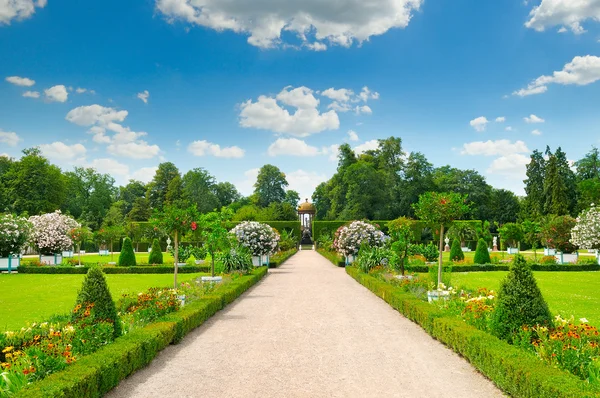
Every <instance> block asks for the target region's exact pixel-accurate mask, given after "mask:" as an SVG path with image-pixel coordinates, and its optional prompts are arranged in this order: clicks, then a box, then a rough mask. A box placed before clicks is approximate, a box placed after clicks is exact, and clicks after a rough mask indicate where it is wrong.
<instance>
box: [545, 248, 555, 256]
mask: <svg viewBox="0 0 600 398" xmlns="http://www.w3.org/2000/svg"><path fill="white" fill-rule="evenodd" d="M555 255H556V249H549V248H544V256H555Z"/></svg>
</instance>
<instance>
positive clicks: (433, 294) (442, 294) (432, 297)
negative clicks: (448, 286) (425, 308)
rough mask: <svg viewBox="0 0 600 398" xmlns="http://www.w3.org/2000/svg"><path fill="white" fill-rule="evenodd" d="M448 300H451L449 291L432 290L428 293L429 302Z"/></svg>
mask: <svg viewBox="0 0 600 398" xmlns="http://www.w3.org/2000/svg"><path fill="white" fill-rule="evenodd" d="M440 298H441V299H443V300H448V299H449V298H450V292H449V291H448V290H441V291H440V290H431V291H428V292H427V301H428V302H430V303H431V302H432V301H437V300H439V299H440Z"/></svg>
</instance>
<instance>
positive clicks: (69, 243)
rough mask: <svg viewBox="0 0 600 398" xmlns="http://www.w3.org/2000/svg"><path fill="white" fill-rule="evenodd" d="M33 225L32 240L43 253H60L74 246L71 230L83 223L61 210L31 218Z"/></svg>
mask: <svg viewBox="0 0 600 398" xmlns="http://www.w3.org/2000/svg"><path fill="white" fill-rule="evenodd" d="M29 222H31V224H32V226H33V230H32V233H31V242H32V243H33V244H34V245H35V246H36V248H37V249H38V250H39V251H40V253H41V254H53V253H59V252H62V251H63V250H68V249H70V248H71V247H73V239H71V236H70V232H71V231H72V230H73V229H74V228H79V227H81V225H80V224H79V223H78V222H77V221H75V220H74V219H72V218H71V217H69V216H66V215H64V214H62V213H61V212H60V210H57V211H55V212H54V213H47V214H42V215H41V216H32V217H30V218H29Z"/></svg>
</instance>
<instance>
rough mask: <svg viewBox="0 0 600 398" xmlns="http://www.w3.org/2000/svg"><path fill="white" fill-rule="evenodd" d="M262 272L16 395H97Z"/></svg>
mask: <svg viewBox="0 0 600 398" xmlns="http://www.w3.org/2000/svg"><path fill="white" fill-rule="evenodd" d="M266 274H267V268H266V267H260V268H257V269H256V270H254V271H253V273H252V274H250V275H244V276H242V277H240V278H239V279H237V280H235V281H232V282H231V283H228V284H227V285H224V286H221V287H218V288H217V289H216V290H215V291H214V292H213V293H212V294H211V295H210V296H206V297H204V298H202V299H200V300H198V301H195V302H193V303H191V304H188V305H186V306H185V307H183V308H182V309H181V310H179V311H177V312H174V313H171V314H169V315H167V316H165V317H163V318H162V319H160V320H159V321H158V322H155V323H152V324H150V325H148V326H146V327H144V328H141V329H137V330H134V331H133V332H131V333H129V334H127V335H125V336H123V337H120V338H118V339H117V340H115V341H114V343H112V344H110V345H108V346H106V347H104V348H102V349H100V350H98V351H96V352H95V353H93V354H91V355H88V356H85V357H83V358H81V359H80V360H79V361H78V362H77V363H76V364H74V365H71V366H70V367H68V368H67V369H65V370H64V371H61V372H58V373H55V374H53V375H51V376H49V377H47V378H45V379H44V380H42V381H40V382H36V383H33V384H30V385H29V386H27V387H26V388H24V389H22V390H21V391H19V394H18V395H17V397H27V398H38V397H64V398H70V397H72V398H81V397H101V396H103V395H104V394H106V393H107V392H109V391H110V390H112V389H113V388H114V387H116V386H117V385H118V384H119V382H120V381H121V380H123V379H125V378H126V377H127V376H129V375H131V374H132V373H134V372H135V371H136V370H138V369H141V368H143V367H145V366H146V365H148V364H149V363H150V362H151V361H152V360H153V359H154V357H155V356H156V355H157V354H158V352H159V351H161V350H162V349H163V348H165V347H167V346H168V345H169V344H177V343H179V342H180V341H181V340H182V339H183V338H184V337H185V335H186V334H188V333H189V332H190V331H192V330H193V329H195V328H197V327H198V326H200V325H202V324H203V323H204V322H205V321H206V320H207V319H208V318H210V317H211V316H213V315H214V314H215V313H217V312H218V311H220V310H221V309H223V308H224V307H225V306H227V305H228V304H230V303H231V302H233V301H234V300H235V299H236V298H238V297H239V296H240V295H241V294H242V293H244V292H245V291H246V290H248V289H249V288H250V287H252V286H253V285H255V284H256V283H257V282H258V281H259V280H261V279H262V278H263V277H264V276H265V275H266Z"/></svg>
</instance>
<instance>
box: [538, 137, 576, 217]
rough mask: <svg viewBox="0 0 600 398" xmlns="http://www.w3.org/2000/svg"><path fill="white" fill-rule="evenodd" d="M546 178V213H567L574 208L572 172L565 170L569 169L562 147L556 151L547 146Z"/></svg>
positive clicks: (560, 214)
mask: <svg viewBox="0 0 600 398" xmlns="http://www.w3.org/2000/svg"><path fill="white" fill-rule="evenodd" d="M546 156H548V161H547V162H546V178H545V179H544V198H545V203H544V214H555V215H559V216H562V215H565V214H569V213H570V211H571V209H572V208H573V203H572V202H573V200H572V198H571V197H570V192H569V191H570V189H569V188H570V187H569V186H570V185H571V181H570V180H571V174H572V172H571V174H569V173H567V172H566V171H565V167H566V169H569V165H568V163H567V159H566V157H565V156H564V152H562V151H561V149H560V148H558V149H557V150H556V152H555V153H552V152H551V151H550V148H548V147H547V148H546Z"/></svg>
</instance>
